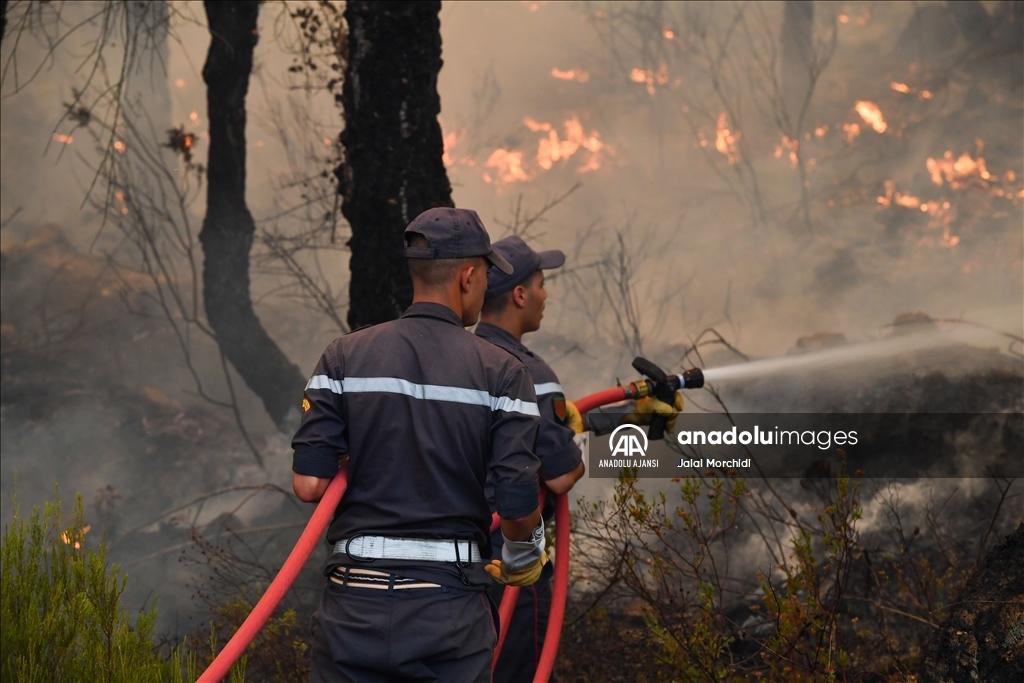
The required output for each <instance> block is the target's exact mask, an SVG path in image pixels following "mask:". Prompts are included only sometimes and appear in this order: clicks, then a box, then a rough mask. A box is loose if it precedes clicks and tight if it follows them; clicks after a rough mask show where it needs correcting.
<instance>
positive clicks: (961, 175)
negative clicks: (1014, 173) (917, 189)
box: [925, 151, 1013, 189]
mask: <svg viewBox="0 0 1024 683" xmlns="http://www.w3.org/2000/svg"><path fill="white" fill-rule="evenodd" d="M925 167H926V168H927V169H928V173H930V174H931V176H932V182H933V183H935V184H936V185H942V181H943V178H945V180H946V182H948V183H949V184H950V185H952V187H953V189H959V188H960V187H962V186H963V183H961V182H960V181H961V180H964V179H966V178H969V177H971V176H978V177H979V178H981V179H982V180H993V181H994V180H998V178H995V177H994V176H993V175H992V174H991V173H989V172H988V169H987V168H985V159H983V158H982V157H980V156H979V157H978V159H977V161H975V160H974V159H972V158H971V155H970V154H967V153H966V152H964V153H963V154H961V155H960V158H958V159H956V160H954V159H953V152H950V151H947V152H946V153H945V154H943V155H942V158H941V159H933V158H932V157H928V160H927V161H925ZM1011 182H1013V181H1011Z"/></svg>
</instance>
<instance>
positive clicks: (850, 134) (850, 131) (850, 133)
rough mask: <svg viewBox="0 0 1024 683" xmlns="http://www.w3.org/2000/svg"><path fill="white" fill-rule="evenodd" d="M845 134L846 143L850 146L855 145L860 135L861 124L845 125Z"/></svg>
mask: <svg viewBox="0 0 1024 683" xmlns="http://www.w3.org/2000/svg"><path fill="white" fill-rule="evenodd" d="M843 132H844V133H846V143H847V144H849V145H852V144H853V139H854V138H855V137H857V136H858V135H860V124H858V123H844V124H843Z"/></svg>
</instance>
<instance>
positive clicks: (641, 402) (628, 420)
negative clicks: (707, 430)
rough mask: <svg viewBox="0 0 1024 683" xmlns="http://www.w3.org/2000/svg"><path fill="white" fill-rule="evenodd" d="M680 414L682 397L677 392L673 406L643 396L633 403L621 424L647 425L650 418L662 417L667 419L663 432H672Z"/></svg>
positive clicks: (651, 397) (649, 422)
mask: <svg viewBox="0 0 1024 683" xmlns="http://www.w3.org/2000/svg"><path fill="white" fill-rule="evenodd" d="M681 412H683V397H682V396H681V395H680V394H679V392H678V391H677V392H676V397H675V401H674V405H669V404H667V403H665V402H664V401H659V400H658V399H656V398H654V397H653V396H645V397H644V398H640V399H637V400H635V401H633V412H632V413H630V414H629V415H626V416H625V417H624V418H622V424H635V425H649V424H651V418H652V417H654V416H655V415H663V416H665V417H666V418H667V420H666V421H665V430H666V431H669V432H674V431H675V430H676V418H677V417H679V413H681Z"/></svg>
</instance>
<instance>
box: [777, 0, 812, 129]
mask: <svg viewBox="0 0 1024 683" xmlns="http://www.w3.org/2000/svg"><path fill="white" fill-rule="evenodd" d="M783 7H784V10H783V15H782V100H783V102H782V104H783V107H784V108H785V111H786V118H787V123H788V126H789V128H790V132H789V137H790V138H792V139H794V140H799V139H800V133H801V132H802V131H801V130H800V128H801V127H802V126H803V118H804V114H805V112H804V108H805V106H806V102H807V95H808V94H809V93H810V90H811V61H812V59H813V55H814V44H813V30H814V3H813V2H804V1H803V0H786V2H785V4H784V6H783Z"/></svg>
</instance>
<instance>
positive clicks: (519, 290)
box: [512, 285, 526, 308]
mask: <svg viewBox="0 0 1024 683" xmlns="http://www.w3.org/2000/svg"><path fill="white" fill-rule="evenodd" d="M512 302H513V303H514V304H515V305H516V306H517V307H519V308H524V307H525V306H526V287H524V286H523V285H516V286H515V287H514V288H513V289H512Z"/></svg>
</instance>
